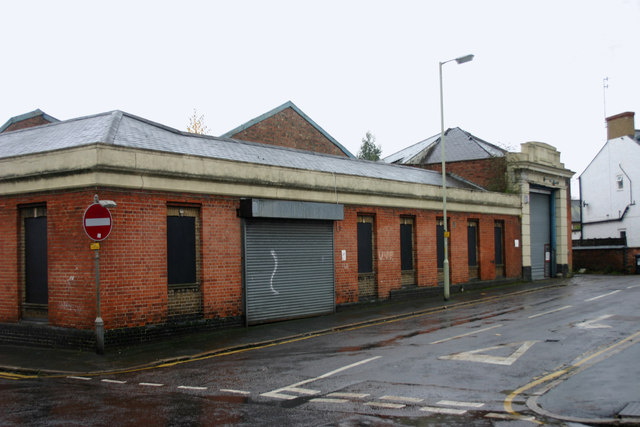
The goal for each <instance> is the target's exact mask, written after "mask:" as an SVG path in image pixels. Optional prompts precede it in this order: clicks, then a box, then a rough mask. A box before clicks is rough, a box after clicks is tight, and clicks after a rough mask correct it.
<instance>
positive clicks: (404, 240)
mask: <svg viewBox="0 0 640 427" xmlns="http://www.w3.org/2000/svg"><path fill="white" fill-rule="evenodd" d="M400 265H401V269H402V270H413V223H405V224H400Z"/></svg>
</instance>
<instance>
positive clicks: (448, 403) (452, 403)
mask: <svg viewBox="0 0 640 427" xmlns="http://www.w3.org/2000/svg"><path fill="white" fill-rule="evenodd" d="M437 405H442V406H461V407H468V408H482V407H483V406H484V403H479V402H458V401H456V400H441V401H440V402H438V403H437Z"/></svg>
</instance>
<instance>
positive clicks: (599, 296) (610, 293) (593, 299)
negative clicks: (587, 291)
mask: <svg viewBox="0 0 640 427" xmlns="http://www.w3.org/2000/svg"><path fill="white" fill-rule="evenodd" d="M618 292H620V290H619V289H618V290H617V291H613V292H609V293H608V294H602V295H598V296H597V297H593V298H589V299H586V300H584V302H591V301H595V300H597V299H600V298H604V297H608V296H609V295H613V294H617V293H618Z"/></svg>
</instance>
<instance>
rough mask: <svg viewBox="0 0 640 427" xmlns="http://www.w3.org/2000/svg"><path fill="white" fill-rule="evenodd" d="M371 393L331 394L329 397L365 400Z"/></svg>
mask: <svg viewBox="0 0 640 427" xmlns="http://www.w3.org/2000/svg"><path fill="white" fill-rule="evenodd" d="M367 396H369V393H329V394H327V397H337V398H345V399H364V398H365V397H367Z"/></svg>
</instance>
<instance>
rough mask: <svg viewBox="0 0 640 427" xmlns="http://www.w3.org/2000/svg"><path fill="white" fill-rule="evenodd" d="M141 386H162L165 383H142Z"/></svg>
mask: <svg viewBox="0 0 640 427" xmlns="http://www.w3.org/2000/svg"><path fill="white" fill-rule="evenodd" d="M140 385H141V386H145V387H162V386H164V384H158V383H140Z"/></svg>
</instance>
